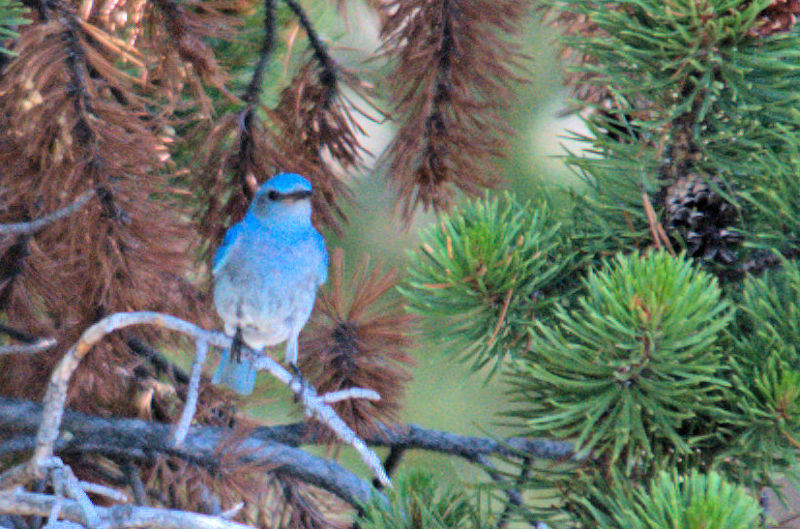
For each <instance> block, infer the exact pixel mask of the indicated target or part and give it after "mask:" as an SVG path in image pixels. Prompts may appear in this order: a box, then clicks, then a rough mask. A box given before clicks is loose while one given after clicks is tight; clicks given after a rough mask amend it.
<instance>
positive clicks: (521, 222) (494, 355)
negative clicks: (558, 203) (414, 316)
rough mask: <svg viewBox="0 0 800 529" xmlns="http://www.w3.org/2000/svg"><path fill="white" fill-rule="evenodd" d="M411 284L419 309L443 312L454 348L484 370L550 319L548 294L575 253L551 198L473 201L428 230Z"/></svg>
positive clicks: (439, 317)
mask: <svg viewBox="0 0 800 529" xmlns="http://www.w3.org/2000/svg"><path fill="white" fill-rule="evenodd" d="M411 259H412V266H411V268H410V270H409V272H408V274H409V278H410V279H409V281H408V286H407V287H406V288H405V289H404V290H403V293H404V294H405V295H406V298H407V299H408V301H409V302H410V305H411V307H412V310H414V311H415V312H417V313H419V314H422V315H425V316H435V323H434V324H432V325H431V328H434V327H435V332H433V333H431V334H432V335H433V336H435V337H437V338H438V339H439V340H440V341H441V342H442V343H443V344H445V346H446V348H447V349H448V350H451V351H459V352H460V354H461V356H462V357H464V358H466V359H469V360H470V361H471V362H472V367H473V369H479V368H481V367H483V366H485V365H487V364H490V363H492V362H494V366H495V367H496V366H497V365H498V362H499V361H500V360H502V359H503V358H504V357H505V356H506V355H508V354H513V353H514V352H515V351H518V350H519V349H520V348H521V347H522V346H524V344H525V340H526V338H527V336H526V335H527V330H526V329H527V328H528V327H529V326H530V325H531V323H532V322H533V321H534V320H535V319H538V318H546V317H547V315H548V314H549V312H550V305H552V302H551V301H552V298H549V296H547V295H545V293H546V292H548V291H549V290H552V289H553V288H556V287H558V286H559V285H560V284H561V283H563V282H564V278H565V277H568V276H569V274H568V272H567V270H568V269H569V267H570V261H571V259H570V250H569V245H568V243H567V241H566V238H565V236H564V234H563V232H562V230H561V225H560V224H559V222H558V220H557V218H556V216H555V215H554V213H553V212H552V210H551V209H550V208H549V207H547V206H546V204H544V203H543V202H539V203H536V204H530V203H528V204H520V203H518V202H517V201H516V200H514V199H513V198H512V197H510V196H509V195H506V196H505V197H504V199H503V200H498V199H489V198H487V199H483V200H472V201H469V202H467V203H466V204H465V205H464V206H463V207H461V208H457V209H455V210H453V211H452V212H451V213H450V214H448V215H444V216H443V217H442V218H441V220H440V222H439V224H438V225H433V226H431V227H429V228H428V229H427V230H426V231H425V232H424V233H423V235H422V250H421V252H420V253H419V254H416V255H414V254H412V255H411Z"/></svg>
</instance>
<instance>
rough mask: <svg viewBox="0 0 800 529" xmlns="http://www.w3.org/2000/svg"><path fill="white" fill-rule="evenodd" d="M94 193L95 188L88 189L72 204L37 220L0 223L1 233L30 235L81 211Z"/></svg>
mask: <svg viewBox="0 0 800 529" xmlns="http://www.w3.org/2000/svg"><path fill="white" fill-rule="evenodd" d="M94 195H95V190H94V189H90V190H89V191H86V192H84V193H83V194H82V195H80V196H78V198H77V199H75V201H74V202H73V203H72V204H70V205H68V206H66V207H63V208H61V209H58V210H56V211H54V212H52V213H49V214H47V215H45V216H43V217H40V218H38V219H36V220H32V221H29V222H17V223H13V224H0V234H2V235H30V234H33V233H36V232H37V231H39V230H41V229H42V228H44V227H46V226H48V225H50V224H52V223H54V222H56V221H58V220H61V219H63V218H64V217H68V216H69V215H72V214H73V213H75V212H76V211H79V210H80V209H81V208H83V207H84V206H85V205H86V204H88V203H89V200H91V199H92V197H93V196H94Z"/></svg>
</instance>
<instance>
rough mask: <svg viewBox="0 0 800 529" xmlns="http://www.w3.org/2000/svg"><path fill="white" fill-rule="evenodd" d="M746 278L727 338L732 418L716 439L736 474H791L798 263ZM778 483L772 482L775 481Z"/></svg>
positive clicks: (758, 481)
mask: <svg viewBox="0 0 800 529" xmlns="http://www.w3.org/2000/svg"><path fill="white" fill-rule="evenodd" d="M781 263H782V266H781V268H780V269H776V270H770V271H768V272H766V273H765V274H764V275H763V276H762V277H753V276H750V277H748V278H747V279H746V280H745V281H744V285H743V289H742V293H741V297H740V299H739V303H738V306H739V308H740V311H739V313H738V317H737V319H736V324H735V325H734V326H732V328H731V329H730V332H729V333H728V337H729V339H730V342H731V346H730V350H731V351H732V357H733V366H734V367H735V369H736V373H735V377H734V378H733V380H734V381H735V386H736V388H737V395H738V398H737V399H736V400H735V401H733V402H732V404H733V406H732V409H733V410H735V412H736V420H735V421H734V422H733V423H732V424H731V426H732V427H733V430H732V435H731V436H730V440H729V442H727V443H726V446H724V447H722V453H723V457H720V458H718V459H721V460H722V461H723V464H722V466H721V469H722V470H724V471H725V472H726V473H727V474H728V475H730V476H735V478H736V479H737V481H739V482H742V483H746V484H748V485H751V486H768V485H769V484H771V483H772V482H773V479H774V476H775V475H776V474H779V473H780V474H784V475H788V476H796V475H797V470H796V465H797V449H798V448H799V447H800V354H799V351H798V345H797V344H798V340H800V332H798V329H797V326H796V321H797V318H798V314H800V304H799V303H798V299H800V266H798V264H797V263H794V262H789V261H786V260H781ZM776 490H777V489H776Z"/></svg>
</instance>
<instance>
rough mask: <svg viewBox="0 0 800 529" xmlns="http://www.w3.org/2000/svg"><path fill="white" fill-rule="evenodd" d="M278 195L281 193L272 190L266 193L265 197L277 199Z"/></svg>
mask: <svg viewBox="0 0 800 529" xmlns="http://www.w3.org/2000/svg"><path fill="white" fill-rule="evenodd" d="M280 197H281V194H280V193H278V192H277V191H274V190H273V191H270V192H269V193H267V198H269V199H270V200H278V199H280Z"/></svg>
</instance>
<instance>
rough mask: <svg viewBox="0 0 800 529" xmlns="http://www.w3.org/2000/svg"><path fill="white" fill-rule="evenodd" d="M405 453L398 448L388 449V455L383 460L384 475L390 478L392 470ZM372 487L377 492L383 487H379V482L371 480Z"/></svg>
mask: <svg viewBox="0 0 800 529" xmlns="http://www.w3.org/2000/svg"><path fill="white" fill-rule="evenodd" d="M405 451H406V449H405V448H403V447H399V446H393V447H392V448H391V449H389V455H387V456H386V459H384V460H383V468H384V469H385V470H386V474H387V475H388V476H390V477H391V475H392V472H394V469H395V468H397V465H399V464H400V460H401V459H402V458H403V454H404V453H405ZM372 486H373V487H375V488H376V489H378V490H381V489H382V488H383V485H381V482H380V481H378V480H377V479H373V480H372Z"/></svg>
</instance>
